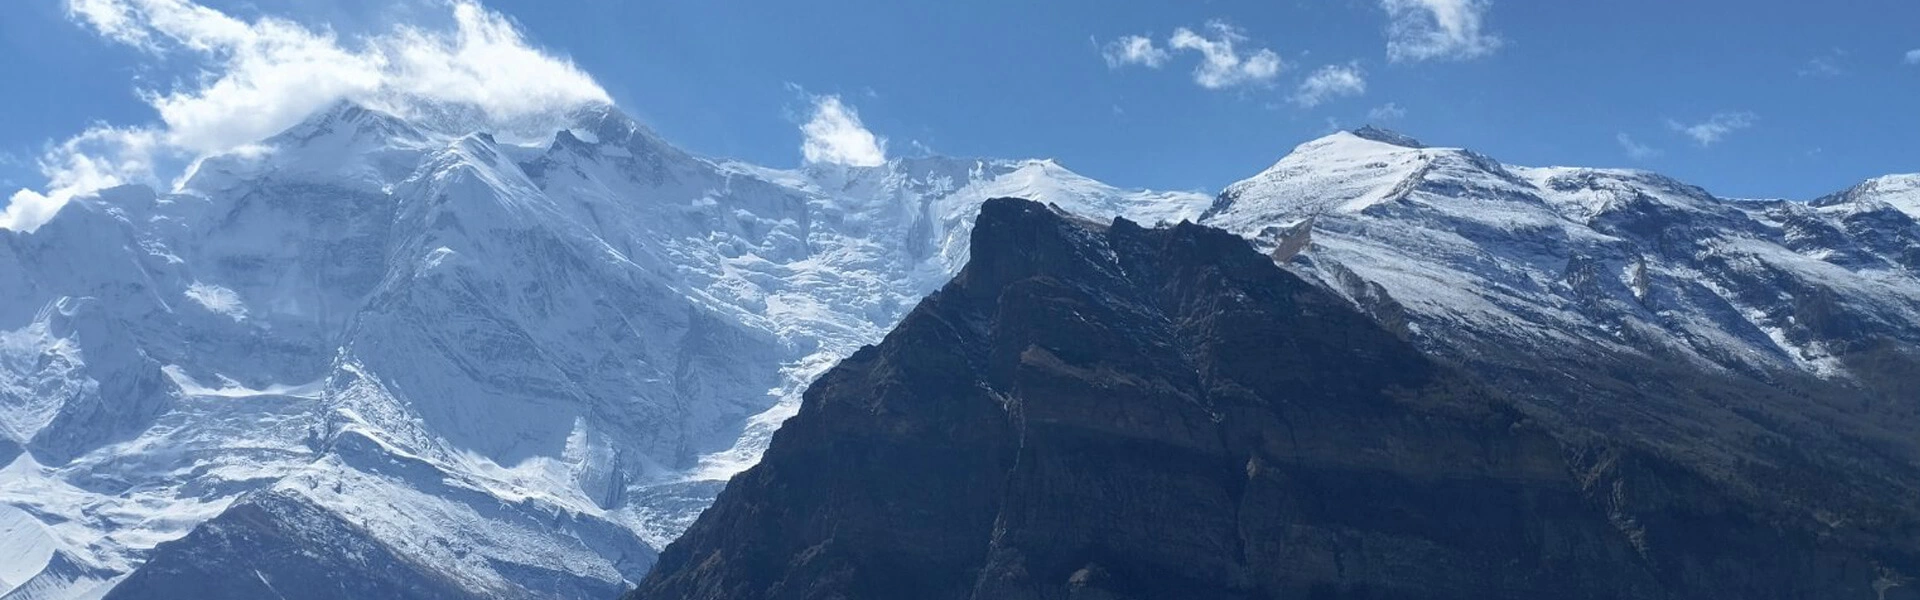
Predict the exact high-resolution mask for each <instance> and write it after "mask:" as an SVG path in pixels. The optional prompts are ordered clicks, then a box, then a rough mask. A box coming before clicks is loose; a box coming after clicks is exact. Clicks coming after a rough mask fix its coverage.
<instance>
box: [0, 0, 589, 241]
mask: <svg viewBox="0 0 1920 600" xmlns="http://www.w3.org/2000/svg"><path fill="white" fill-rule="evenodd" d="M439 5H443V6H449V7H450V8H451V12H452V17H453V18H452V24H451V27H448V28H444V29H440V30H429V29H426V28H422V27H418V26H414V25H408V24H399V25H396V26H394V27H393V28H392V29H391V30H389V31H387V32H385V33H383V34H379V35H372V36H365V37H360V38H355V39H351V40H343V39H340V38H339V37H338V36H336V35H335V34H334V33H333V32H332V31H331V30H330V29H329V28H327V27H325V26H310V25H307V24H302V23H297V22H294V21H290V20H286V19H281V18H276V17H271V16H262V17H259V18H257V19H253V20H247V19H242V18H238V17H234V16H232V15H229V14H227V13H223V12H221V11H218V10H215V9H212V8H209V7H206V6H202V5H199V4H195V3H193V2H191V1H190V0H68V1H67V12H68V14H69V16H70V17H72V18H73V19H74V20H76V21H78V22H80V23H82V24H84V25H86V26H88V27H90V28H92V29H93V30H94V31H96V32H98V33H99V34H100V35H101V36H103V37H105V38H107V39H109V40H113V41H116V42H119V43H123V44H127V45H131V46H134V47H136V48H139V49H141V50H143V51H145V52H147V53H149V54H151V55H153V56H154V57H155V58H156V59H162V60H175V59H178V58H179V57H181V56H184V57H186V58H188V59H189V60H191V61H192V62H193V63H194V64H195V66H197V67H198V68H199V70H200V76H199V77H197V78H192V79H190V80H188V81H186V82H185V83H181V84H177V85H176V86H175V87H174V88H172V89H168V90H157V89H140V90H138V93H139V94H140V97H141V98H142V99H144V100H145V101H146V102H147V103H148V104H149V105H151V106H152V107H153V108H154V110H155V111H156V112H157V113H158V114H159V121H158V122H157V123H153V124H148V125H139V126H131V127H124V126H123V127H109V126H102V127H96V128H94V129H92V130H89V131H88V132H86V133H83V134H81V135H80V136H77V137H75V138H73V139H72V140H69V141H67V142H65V143H62V144H59V145H57V146H56V147H54V149H53V150H52V151H50V152H49V153H48V155H47V156H44V157H42V159H41V161H40V164H41V170H42V172H43V174H45V175H46V176H47V178H48V183H47V188H46V189H47V190H48V191H46V192H33V191H23V193H16V194H14V195H13V198H14V201H15V202H19V201H21V199H23V198H25V199H27V203H26V204H25V205H23V206H22V207H21V208H19V209H17V210H16V209H15V208H14V207H13V206H12V205H11V204H10V205H9V207H8V209H7V213H6V214H7V215H8V217H7V220H6V221H4V222H0V226H5V227H8V228H13V229H24V230H31V229H33V228H34V227H37V226H38V225H39V223H40V220H43V219H44V218H45V217H46V216H48V215H50V214H51V211H49V210H46V209H45V206H47V205H51V206H53V207H54V209H56V210H57V208H58V206H59V205H60V204H63V203H64V202H65V199H66V198H70V197H72V196H73V195H75V194H78V193H85V192H87V191H90V190H93V189H99V187H98V186H101V185H103V184H113V185H117V184H121V183H130V182H140V183H157V182H158V181H159V179H160V177H159V175H160V174H159V173H156V172H155V167H154V165H155V164H156V163H158V162H161V160H162V159H164V158H167V157H173V158H178V159H182V160H180V161H179V162H185V159H191V158H193V157H198V156H205V155H212V154H219V153H224V152H231V151H235V150H238V149H242V148H246V147H249V146H251V145H253V144H255V143H256V142H259V141H260V140H262V139H265V138H266V137H268V136H271V135H273V134H275V133H278V132H280V131H282V130H285V129H286V128H288V127H291V126H293V125H294V124H296V123H298V122H299V121H300V120H302V119H304V118H306V117H307V116H308V115H310V114H312V113H313V112H314V111H316V110H318V109H320V108H322V107H325V106H328V105H330V104H332V103H334V102H337V101H339V100H342V99H350V100H353V101H356V102H359V103H362V104H366V105H368V106H372V107H375V108H378V109H381V110H385V111H387V112H392V113H395V114H399V115H402V116H420V115H422V114H425V113H428V112H432V113H433V114H441V115H444V114H447V113H448V112H449V111H445V110H438V111H436V110H434V109H436V108H441V107H445V106H448V105H455V106H457V107H458V108H459V110H457V111H452V112H455V113H457V114H462V115H468V114H470V115H471V118H473V119H476V120H477V121H478V122H476V123H462V125H463V126H466V127H470V128H475V129H488V130H510V129H514V128H516V127H526V126H530V125H532V124H533V123H534V122H536V121H539V120H541V119H551V118H557V117H558V116H559V115H561V114H563V113H564V112H566V111H567V110H569V109H572V108H577V107H578V106H581V105H585V104H591V103H610V102H611V98H610V97H609V96H608V94H607V93H606V91H605V90H604V89H602V88H601V87H600V85H599V84H598V83H596V82H594V80H593V78H592V77H590V76H588V75H587V74H586V73H584V72H582V71H580V70H579V69H578V68H576V67H575V66H574V65H573V64H572V63H570V62H568V61H567V60H565V59H562V58H557V57H555V56H552V55H550V54H548V53H546V52H543V51H542V50H540V49H538V48H535V47H533V46H532V45H530V44H529V43H528V42H527V40H526V39H525V37H524V36H522V35H521V33H520V31H519V30H518V29H517V28H516V27H515V26H514V25H513V23H512V22H510V21H509V20H508V19H507V18H506V17H504V16H502V15H500V14H499V13H495V12H493V11H490V10H488V9H486V8H484V7H482V6H481V5H479V4H478V3H476V2H475V0H446V2H445V3H444V4H439ZM103 149H104V150H103ZM99 151H105V152H106V154H97V153H96V152H99ZM135 154H140V155H139V156H135ZM81 173H90V175H86V176H82V175H80V174H81Z"/></svg>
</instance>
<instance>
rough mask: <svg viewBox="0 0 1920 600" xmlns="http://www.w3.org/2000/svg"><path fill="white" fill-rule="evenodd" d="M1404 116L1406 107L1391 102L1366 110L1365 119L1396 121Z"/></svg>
mask: <svg viewBox="0 0 1920 600" xmlns="http://www.w3.org/2000/svg"><path fill="white" fill-rule="evenodd" d="M1406 116H1407V109H1405V108H1401V107H1400V105H1399V104H1395V103H1392V102H1388V103H1386V104H1382V105H1379V106H1375V107H1373V110H1369V111H1367V120H1369V121H1376V122H1378V121H1396V120H1399V119H1403V118H1406Z"/></svg>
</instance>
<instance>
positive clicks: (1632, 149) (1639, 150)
mask: <svg viewBox="0 0 1920 600" xmlns="http://www.w3.org/2000/svg"><path fill="white" fill-rule="evenodd" d="M1613 139H1614V140H1615V141H1618V142H1620V149H1621V150H1624V151H1626V153H1627V158H1631V159H1634V160H1647V159H1650V158H1655V157H1658V156H1660V149H1659V148H1655V147H1653V146H1648V145H1646V144H1642V143H1640V142H1639V141H1637V140H1635V139H1633V136H1630V135H1627V134H1626V133H1625V132H1622V133H1620V134H1618V135H1615V136H1613Z"/></svg>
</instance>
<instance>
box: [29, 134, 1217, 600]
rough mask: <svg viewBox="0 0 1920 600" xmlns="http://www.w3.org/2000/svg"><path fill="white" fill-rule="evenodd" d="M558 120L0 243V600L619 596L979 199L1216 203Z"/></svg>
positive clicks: (234, 181) (1087, 208)
mask: <svg viewBox="0 0 1920 600" xmlns="http://www.w3.org/2000/svg"><path fill="white" fill-rule="evenodd" d="M564 121H566V122H568V123H571V126H570V127H569V128H567V129H565V130H561V131H549V132H547V134H546V136H544V137H540V138H539V139H538V140H537V141H536V142H529V143H512V142H509V141H507V140H506V139H505V138H501V139H496V138H495V137H494V136H492V135H489V134H488V133H487V132H476V131H464V130H461V129H459V128H458V127H454V126H449V125H446V124H423V123H410V122H405V121H402V120H400V119H397V118H395V117H392V116H389V115H385V114H382V113H379V112H376V111H372V110H368V109H365V108H362V107H359V106H355V105H351V104H341V105H337V106H334V107H331V108H329V109H328V110H326V111H323V112H321V113H320V114H317V115H314V116H313V117H312V118H310V119H309V120H308V121H306V122H305V123H302V124H301V125H299V126H297V127H294V128H293V129H291V130H289V131H287V132H285V133H283V134H280V135H278V136H276V137H274V138H271V139H269V140H266V141H264V142H263V143H262V144H260V145H259V146H258V147H255V148H249V149H248V150H247V151H245V152H242V153H236V154H232V155H225V156H218V157H212V158H209V159H206V160H204V161H202V162H201V163H200V164H198V165H196V166H195V168H194V170H193V172H192V173H191V174H190V175H189V177H187V178H185V179H184V180H183V182H182V183H181V184H180V186H179V188H178V189H176V190H173V191H170V192H168V193H155V192H153V191H152V190H148V189H145V188H140V187H128V188H120V189H114V190H108V191H106V192H103V193H101V194H100V195H99V196H98V197H94V198H85V199H80V200H77V201H75V202H74V203H72V204H70V205H69V206H68V207H66V208H65V209H64V210H63V211H62V212H61V213H60V214H59V215H58V216H56V217H55V218H54V219H53V220H52V221H50V222H49V223H47V224H46V225H44V226H43V227H41V228H40V229H39V230H37V231H35V232H32V233H21V232H12V231H0V462H3V463H5V467H4V469H0V531H4V532H6V535H4V536H0V563H3V564H0V582H4V583H0V595H4V597H5V598H8V599H9V600H12V599H16V598H80V597H97V596H99V595H101V594H104V593H107V590H109V589H114V588H113V586H114V584H115V583H117V582H119V581H122V580H123V579H126V578H128V577H129V576H130V574H131V577H132V578H131V579H126V580H127V581H132V582H135V583H134V584H130V585H126V586H121V587H119V588H117V589H114V591H113V594H114V597H123V598H134V597H180V596H182V595H192V596H196V597H254V596H257V595H261V594H266V593H269V590H278V588H284V587H288V586H303V587H313V586H319V587H320V588H329V587H331V586H334V585H340V586H345V587H341V588H340V589H352V590H357V591H358V592H359V593H366V594H375V595H380V594H383V593H390V594H400V593H403V592H404V593H405V594H412V595H415V596H418V597H448V596H453V597H460V596H467V597H611V596H613V595H616V594H617V593H618V592H619V590H620V589H622V588H624V587H625V586H626V585H628V583H629V582H630V581H633V580H636V579H637V578H638V577H639V576H640V575H641V574H643V573H644V572H645V570H646V569H647V568H648V567H649V566H650V565H651V563H652V560H653V552H654V551H655V550H656V549H657V548H659V547H660V546H662V545H664V544H665V543H666V542H667V541H668V540H670V539H672V537H673V536H675V535H677V534H678V532H679V531H680V530H681V529H682V528H684V527H685V526H686V525H687V524H688V523H689V522H690V521H691V519H692V518H693V517H694V516H695V515H697V514H698V511H699V510H700V509H702V508H704V506H705V504H706V502H708V501H709V500H710V498H711V495H712V493H713V492H714V491H716V489H717V487H718V485H719V483H718V482H719V481H721V480H724V478H725V477H727V476H729V475H731V474H732V473H734V472H736V471H737V470H739V469H741V468H744V467H745V466H746V465H749V464H751V463H752V462H753V461H754V460H756V459H757V457H758V455H759V453H760V451H761V450H762V449H764V447H765V444H766V442H767V439H768V436H769V435H770V434H771V432H772V430H773V428H774V427H775V426H777V425H778V423H779V422H780V421H781V420H782V419H784V418H785V417H786V416H788V415H790V414H792V412H793V410H794V408H795V403H796V402H797V399H798V394H799V392H800V390H801V389H802V388H803V387H804V386H805V385H806V383H807V382H809V381H810V380H811V379H812V377H813V376H814V375H815V374H817V373H819V372H820V371H822V370H823V369H825V368H826V367H828V366H830V365H831V364H832V363H833V362H835V361H837V360H838V359H839V358H840V357H842V356H844V355H846V354H848V353H850V352H851V351H853V350H854V349H856V348H858V347H859V346H860V345H862V344H866V343H871V342H874V341H877V340H878V339H879V338H880V336H881V334H882V333H883V332H884V331H886V329H888V328H889V327H891V326H892V324H893V322H894V321H895V320H896V319H898V318H899V316H900V315H901V314H902V313H903V312H904V311H905V309H906V308H908V307H910V306H911V305H912V304H913V303H914V302H915V301H917V299H918V298H919V297H921V296H922V295H924V294H926V293H928V292H930V291H931V290H933V289H934V287H935V286H937V285H939V284H940V283H942V282H944V281H945V280H946V279H947V278H948V277H950V276H951V274H952V271H953V270H954V269H955V268H957V267H958V266H959V265H960V264H962V263H963V262H964V260H965V255H966V251H967V248H966V245H965V243H966V240H967V237H968V236H967V231H968V228H969V227H970V223H971V219H972V215H973V213H974V212H975V210H976V208H977V207H978V205H979V204H980V203H981V202H983V201H985V200H986V199H987V198H990V197H995V196H1004V195H1019V196H1024V197H1031V198H1036V199H1041V200H1047V201H1052V202H1056V203H1058V204H1060V205H1061V206H1063V207H1066V208H1068V209H1069V210H1074V211H1077V212H1082V213H1086V214H1094V215H1106V216H1111V215H1114V214H1128V215H1133V216H1135V218H1139V219H1143V220H1160V219H1166V220H1179V219H1183V218H1193V217H1196V216H1197V215H1198V213H1199V212H1200V210H1202V209H1203V208H1204V207H1205V206H1206V203H1207V202H1208V200H1209V199H1208V198H1207V197H1205V196H1203V195H1198V194H1181V193H1153V192H1135V191H1124V190H1119V189H1115V188H1112V187H1110V186H1106V185H1104V184H1100V183H1098V182H1094V181H1092V180H1089V179H1086V178H1084V177H1080V176H1078V175H1075V174H1073V173H1072V172H1070V171H1067V170H1066V169H1064V168H1062V167H1060V166H1059V165H1057V164H1054V163H1052V162H1048V161H996V160H962V159H950V158H915V159H898V160H894V161H892V162H890V163H888V164H886V165H883V166H879V167H871V168H845V167H830V166H821V167H809V168H808V169H806V170H794V171H786V170H771V169H764V168H758V167H753V166H750V165H742V164H736V163H729V162H722V161H714V160H709V159H706V158H702V157H697V156H693V155H689V154H687V153H685V152H682V151H680V150H678V149H676V148H673V147H672V146H670V145H668V144H666V143H664V142H663V141H661V140H660V139H658V138H657V137H655V136H653V135H652V134H651V133H650V132H648V131H647V130H645V129H644V128H643V127H641V126H639V125H638V124H636V123H634V122H633V121H632V120H630V119H628V118H626V117H625V116H623V115H621V114H620V113H619V112H618V111H616V110H614V109H612V108H610V107H597V108H592V109H587V110H583V111H579V112H577V113H574V114H571V115H569V116H568V117H567V118H566V119H564ZM527 138H528V136H527V132H514V139H515V140H520V141H525V140H526V139H527ZM196 528H197V529H196ZM190 531H193V532H194V535H187V534H188V533H189V532H190ZM375 556H378V557H388V558H385V559H381V560H382V561H384V562H386V563H394V562H396V561H397V562H398V563H400V564H403V565H413V566H414V567H415V568H418V570H419V571H418V572H419V573H433V574H434V577H435V578H434V579H433V580H431V581H423V582H419V583H418V585H419V586H421V587H418V588H412V587H406V586H411V585H414V584H411V583H404V582H407V581H414V580H418V579H419V577H418V576H417V575H418V573H414V572H410V571H405V570H399V571H396V570H393V569H398V568H401V567H392V566H391V565H389V566H390V567H392V568H382V569H376V568H374V567H373V566H370V563H369V562H368V561H366V560H359V559H353V558H352V557H375ZM300 557H307V558H306V559H301V558H300ZM313 557H321V559H319V560H320V561H321V562H319V563H313V562H311V561H312V560H314V559H313ZM356 561H357V562H356ZM316 564H318V565H324V568H318V567H316V566H315V565H316ZM143 565H154V566H153V567H152V568H148V569H142V567H143ZM240 565H244V567H245V568H240ZM355 565H358V566H355ZM276 582H278V583H276ZM383 582H384V583H383ZM403 584H404V585H403ZM382 585H385V586H389V587H387V588H382V587H380V586H382ZM367 586H371V587H367ZM392 586H400V587H392ZM382 590H384V592H383V591H382Z"/></svg>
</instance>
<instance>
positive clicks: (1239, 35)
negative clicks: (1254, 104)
mask: <svg viewBox="0 0 1920 600" xmlns="http://www.w3.org/2000/svg"><path fill="white" fill-rule="evenodd" d="M1206 31H1208V32H1210V33H1212V34H1213V37H1207V36H1206V35H1203V34H1201V33H1197V32H1195V31H1193V30H1192V29H1188V28H1185V27H1181V28H1179V29H1176V30H1174V32H1173V37H1172V38H1170V39H1168V40H1167V46H1168V47H1170V48H1173V49H1175V50H1191V51H1194V52H1199V53H1200V56H1201V60H1200V66H1198V67H1195V68H1194V70H1193V82H1194V83H1198V84H1200V87H1204V88H1207V89H1210V90H1217V89H1224V88H1230V87H1237V86H1242V85H1266V84H1269V83H1272V82H1273V79H1274V77H1277V76H1279V75H1280V69H1281V68H1282V67H1283V65H1282V64H1281V62H1280V55H1278V54H1275V53H1274V52H1273V51H1272V50H1268V49H1266V48H1261V49H1258V50H1254V51H1252V52H1248V53H1245V54H1242V53H1241V52H1240V50H1239V48H1237V47H1236V46H1238V45H1239V44H1242V43H1244V42H1246V41H1247V36H1246V34H1245V33H1243V32H1241V31H1240V28H1238V27H1234V26H1233V25H1231V24H1229V23H1227V22H1225V21H1210V22H1208V23H1207V26H1206Z"/></svg>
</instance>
